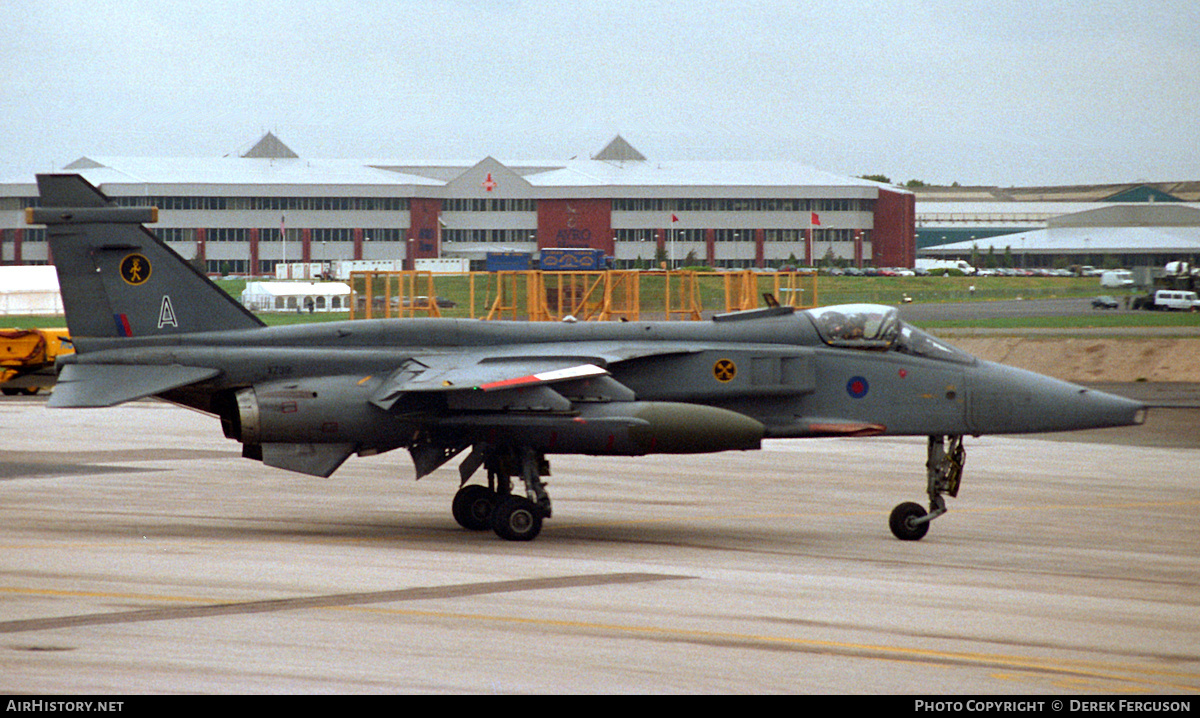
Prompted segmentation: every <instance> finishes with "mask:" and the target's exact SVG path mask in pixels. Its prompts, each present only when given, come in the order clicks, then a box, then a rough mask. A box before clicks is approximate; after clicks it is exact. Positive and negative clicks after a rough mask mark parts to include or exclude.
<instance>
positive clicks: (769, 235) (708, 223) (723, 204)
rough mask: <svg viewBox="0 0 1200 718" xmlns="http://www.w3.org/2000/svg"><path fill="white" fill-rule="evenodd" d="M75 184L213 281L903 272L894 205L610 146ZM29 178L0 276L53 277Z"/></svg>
mask: <svg viewBox="0 0 1200 718" xmlns="http://www.w3.org/2000/svg"><path fill="white" fill-rule="evenodd" d="M63 170H64V171H70V172H78V173H80V174H82V175H83V176H84V177H85V178H86V179H87V180H88V181H90V182H92V183H93V184H95V185H97V186H99V187H100V188H101V189H102V190H103V191H104V192H105V193H106V194H108V195H109V196H110V197H113V198H115V199H116V200H117V201H118V202H121V203H123V204H130V205H136V204H153V205H155V206H157V207H159V222H158V223H157V224H156V225H154V226H153V231H154V232H156V233H157V234H158V235H159V236H160V237H161V238H162V239H163V240H165V241H166V242H168V244H170V245H171V246H172V247H173V248H174V249H175V250H176V251H177V252H179V253H180V254H181V255H182V256H184V257H187V258H194V261H195V262H196V264H197V267H198V268H202V269H204V270H206V271H208V272H210V273H223V274H228V273H235V274H255V275H262V274H270V273H272V272H273V270H274V266H275V264H277V263H279V262H322V261H336V260H386V259H404V260H406V262H408V263H409V266H411V262H412V260H413V259H420V258H432V257H465V258H468V259H470V260H471V261H472V266H473V267H481V266H482V264H483V261H484V260H485V258H486V255H487V254H488V253H489V252H496V251H506V252H514V251H515V252H530V253H531V254H532V255H533V256H534V257H536V256H537V253H538V252H540V250H542V249H546V248H557V247H586V248H593V249H601V250H603V251H604V253H605V254H606V256H608V257H611V258H612V262H613V266H615V267H618V268H634V267H651V266H659V265H661V264H662V263H664V262H665V263H668V264H670V265H671V266H676V267H677V266H682V265H685V264H688V263H695V264H707V265H709V266H714V267H726V268H748V267H768V266H771V267H777V266H780V265H782V264H790V263H795V264H800V265H815V264H818V263H821V262H824V261H829V260H839V261H841V262H845V263H852V264H855V265H857V266H862V265H864V264H874V265H876V266H911V265H912V263H913V260H914V258H915V243H914V199H913V194H912V193H911V192H908V191H906V190H904V189H901V188H897V187H893V186H890V185H887V184H882V183H878V182H872V181H869V180H865V179H859V178H854V177H844V176H840V175H836V174H832V173H828V172H823V171H820V170H817V169H814V168H812V167H809V166H807V165H803V164H800V163H795V162H751V161H721V162H699V161H670V160H665V159H661V160H660V159H649V158H647V157H646V156H644V155H643V154H642V153H641V152H639V151H638V150H637V149H635V148H634V147H633V146H632V145H630V144H629V143H628V142H627V141H626V140H625V139H624V138H622V137H620V136H619V135H618V136H617V137H614V138H613V140H612V141H610V142H609V143H608V144H607V145H606V146H605V147H604V148H603V149H602V150H600V152H598V153H597V154H596V155H594V156H592V157H590V158H588V159H582V160H581V159H571V160H567V161H540V162H538V161H503V162H502V161H500V160H497V159H495V158H493V157H485V158H483V159H481V160H478V161H468V162H457V161H426V160H422V161H417V160H404V159H391V160H361V159H360V160H324V159H310V158H304V157H300V156H298V155H297V154H296V153H295V152H293V151H292V150H291V149H290V148H289V147H287V146H286V145H285V144H284V143H283V142H282V141H280V140H279V138H277V137H276V136H275V135H273V134H272V133H267V134H266V135H264V136H263V137H262V138H261V139H260V140H259V141H258V142H257V143H256V144H255V145H254V146H253V147H252V148H251V149H250V150H248V151H247V152H245V153H242V154H240V155H234V156H231V157H221V158H200V159H179V158H137V157H113V158H104V157H96V158H89V157H84V158H80V159H79V160H77V161H75V162H73V163H71V164H69V165H67V166H66V167H64V168H63ZM36 195H37V191H36V187H35V185H34V183H33V178H27V179H25V180H23V181H19V182H8V183H3V184H0V263H2V264H42V263H46V262H48V261H51V259H52V258H51V257H49V256H48V251H47V248H46V243H45V237H44V232H43V230H42V229H41V228H36V227H27V226H25V225H24V224H23V219H24V218H23V210H24V209H25V208H26V207H28V206H31V205H32V204H33V203H35V202H36V200H35V197H36Z"/></svg>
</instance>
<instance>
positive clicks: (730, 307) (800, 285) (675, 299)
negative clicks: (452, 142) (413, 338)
mask: <svg viewBox="0 0 1200 718" xmlns="http://www.w3.org/2000/svg"><path fill="white" fill-rule="evenodd" d="M453 276H454V279H451V278H450V277H446V280H445V282H446V284H447V285H451V286H452V287H453V291H452V292H450V293H449V294H450V298H449V299H446V298H443V297H441V296H439V295H438V293H437V289H436V287H435V278H434V275H433V273H431V272H427V271H401V272H354V273H353V274H351V279H350V286H351V291H352V300H351V304H350V306H351V310H350V318H351V319H357V318H359V317H360V316H361V317H363V318H367V319H370V318H375V317H385V318H387V317H413V316H419V315H423V316H430V317H439V316H442V314H443V313H442V311H441V307H443V306H446V307H459V309H457V310H454V311H452V312H451V313H452V314H454V315H455V316H468V317H470V318H472V319H475V318H480V319H509V320H528V321H562V320H563V319H565V318H567V317H573V318H574V319H575V320H577V321H612V320H623V321H637V320H639V319H641V318H642V317H643V315H650V316H651V318H656V319H657V318H665V319H668V320H673V319H683V320H698V319H700V318H701V317H702V315H703V313H704V304H705V301H704V298H707V300H708V303H709V305H710V306H711V307H712V308H713V310H714V311H725V312H734V311H742V310H746V309H755V308H757V307H760V306H762V305H763V302H764V295H772V296H773V297H774V298H775V300H776V302H777V303H778V304H781V305H784V306H789V307H796V308H805V307H813V306H816V303H817V276H816V274H815V273H812V272H755V271H740V272H696V271H636V270H607V271H592V272H587V271H578V272H542V271H536V270H526V271H502V272H469V273H467V274H464V275H453ZM480 285H482V286H480ZM463 304H465V305H466V306H465V308H464V307H462V305H463ZM722 304H723V308H721V309H718V308H717V307H718V306H720V305H722Z"/></svg>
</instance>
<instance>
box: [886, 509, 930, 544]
mask: <svg viewBox="0 0 1200 718" xmlns="http://www.w3.org/2000/svg"><path fill="white" fill-rule="evenodd" d="M925 513H926V512H925V507H924V506H922V505H920V504H918V503H914V502H912V501H906V502H904V503H902V504H900V505H899V506H897V507H896V508H894V509H892V515H891V516H890V517H889V518H888V526H889V527H890V528H891V529H892V535H894V536H895V537H896V538H898V539H900V540H901V541H920V540H921V539H922V538H924V537H925V534H927V533H929V522H928V521H926V522H925V523H921V524H915V525H914V524H913V523H912V522H913V520H914V519H919V518H921V517H922V516H924V515H925Z"/></svg>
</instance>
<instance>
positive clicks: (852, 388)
mask: <svg viewBox="0 0 1200 718" xmlns="http://www.w3.org/2000/svg"><path fill="white" fill-rule="evenodd" d="M870 390H871V385H870V384H868V383H867V380H866V379H865V378H864V377H861V376H855V377H851V378H850V381H848V382H846V393H848V394H849V395H850V396H852V397H854V398H855V399H861V398H863V397H864V396H866V395H867V392H868V391H870Z"/></svg>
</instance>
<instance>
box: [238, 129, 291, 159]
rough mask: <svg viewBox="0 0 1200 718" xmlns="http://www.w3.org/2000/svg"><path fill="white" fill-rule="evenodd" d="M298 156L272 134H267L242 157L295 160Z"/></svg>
mask: <svg viewBox="0 0 1200 718" xmlns="http://www.w3.org/2000/svg"><path fill="white" fill-rule="evenodd" d="M299 156H300V155H298V154H296V153H295V152H292V148H290V147H288V146H287V145H285V144H283V141H282V140H280V139H279V138H278V137H276V136H275V135H274V134H272V133H270V132H268V133H267V134H265V135H263V136H262V139H260V140H259V141H258V142H257V143H256V144H255V145H254V146H253V147H251V148H250V149H249V150H248V151H247V152H246V154H244V155H242V157H253V158H255V159H274V160H281V159H289V160H290V159H296V158H298V157H299Z"/></svg>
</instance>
